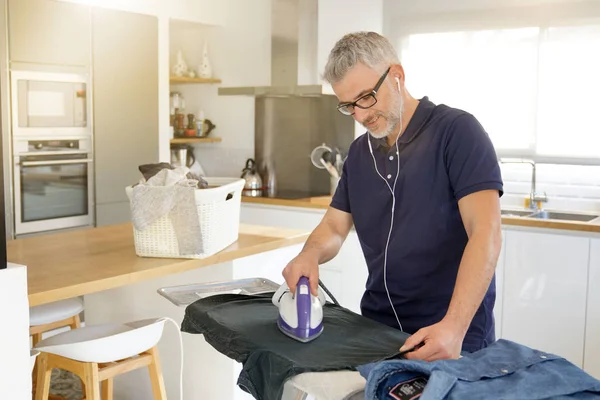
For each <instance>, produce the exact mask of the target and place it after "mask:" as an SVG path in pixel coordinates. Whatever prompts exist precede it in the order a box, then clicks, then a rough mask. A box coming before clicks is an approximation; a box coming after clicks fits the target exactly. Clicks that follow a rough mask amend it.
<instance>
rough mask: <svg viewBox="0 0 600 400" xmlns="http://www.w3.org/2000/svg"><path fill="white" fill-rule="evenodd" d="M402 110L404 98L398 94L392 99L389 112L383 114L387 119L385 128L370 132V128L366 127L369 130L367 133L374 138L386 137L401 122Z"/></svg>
mask: <svg viewBox="0 0 600 400" xmlns="http://www.w3.org/2000/svg"><path fill="white" fill-rule="evenodd" d="M403 110H404V100H403V99H402V96H401V95H399V96H398V97H397V98H396V100H395V101H394V104H392V106H391V107H390V112H389V113H388V114H387V116H386V115H383V114H381V115H383V116H384V117H386V121H387V126H386V127H385V129H384V130H383V131H380V132H378V133H377V132H372V131H370V130H368V129H367V132H369V134H370V135H371V136H372V137H374V138H375V139H383V138H385V137H388V136H389V135H390V134H391V133H392V132H394V130H395V129H396V128H397V127H398V125H401V124H402V111H403Z"/></svg>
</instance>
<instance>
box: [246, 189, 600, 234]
mask: <svg viewBox="0 0 600 400" xmlns="http://www.w3.org/2000/svg"><path fill="white" fill-rule="evenodd" d="M330 202H331V197H330V196H319V197H306V198H299V199H278V198H268V197H242V203H247V204H263V205H274V206H284V207H301V208H316V209H327V208H328V207H329V203H330ZM574 213H575V214H577V213H576V212H574ZM502 224H503V225H513V226H523V227H532V228H545V229H561V230H568V231H581V232H597V233H600V218H597V219H596V220H592V221H590V222H579V221H570V220H555V219H537V218H530V217H517V216H507V215H503V216H502Z"/></svg>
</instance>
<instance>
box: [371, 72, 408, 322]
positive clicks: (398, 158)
mask: <svg viewBox="0 0 600 400" xmlns="http://www.w3.org/2000/svg"><path fill="white" fill-rule="evenodd" d="M396 82H398V91H400V82H399V81H398V79H397V78H396ZM401 108H402V107H401ZM400 113H401V114H400V130H399V131H398V136H396V162H397V165H398V167H397V170H396V177H395V179H394V186H393V187H392V186H390V184H389V182H388V181H387V180H386V179H385V178H384V177H383V175H381V173H380V172H379V169H378V168H377V161H376V160H375V155H374V154H373V146H372V145H371V138H370V137H369V136H370V135H369V134H367V142H368V143H369V151H370V152H371V157H372V158H373V165H374V167H375V172H377V175H379V177H380V178H381V179H382V180H383V181H384V182H385V184H386V185H387V187H388V189H389V190H390V193H391V194H392V215H391V220H390V230H389V232H388V236H387V241H386V243H385V252H384V255H383V285H384V287H385V292H386V293H387V297H388V301H389V302H390V306H391V307H392V311H393V312H394V316H395V317H396V322H398V326H399V327H400V330H401V331H404V329H403V328H402V324H401V323H400V318H398V313H397V312H396V308H395V307H394V303H393V302H392V296H391V295H390V291H389V289H388V285H387V257H388V248H389V246H390V238H391V237H392V229H393V227H394V214H395V211H396V195H395V192H396V182H398V175H400V151H399V149H398V139H399V138H400V134H401V133H402V128H403V126H402V110H400Z"/></svg>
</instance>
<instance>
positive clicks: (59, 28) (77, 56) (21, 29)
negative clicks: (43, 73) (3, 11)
mask: <svg viewBox="0 0 600 400" xmlns="http://www.w3.org/2000/svg"><path fill="white" fill-rule="evenodd" d="M90 25H91V24H90V7H89V6H86V5H83V4H73V3H66V2H57V1H50V0H9V2H8V26H9V52H10V61H11V63H35V64H50V65H62V66H65V65H69V66H85V67H89V65H90V59H91V57H90V54H91V46H90V43H91V40H90Z"/></svg>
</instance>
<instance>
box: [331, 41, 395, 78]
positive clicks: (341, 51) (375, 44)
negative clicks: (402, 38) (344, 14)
mask: <svg viewBox="0 0 600 400" xmlns="http://www.w3.org/2000/svg"><path fill="white" fill-rule="evenodd" d="M358 63H361V64H364V65H366V66H367V67H370V68H372V69H374V70H376V71H378V70H381V71H380V72H383V71H385V69H386V68H387V67H389V66H390V65H391V64H399V63H400V61H399V59H398V55H397V53H396V50H395V49H394V46H392V44H391V43H390V41H389V40H388V39H386V38H385V37H383V36H381V35H380V34H378V33H375V32H354V33H348V34H346V35H344V37H342V38H341V39H340V40H338V42H337V43H336V44H335V46H334V47H333V49H332V50H331V53H329V58H328V60H327V64H326V65H325V73H324V74H323V79H324V80H325V81H327V82H329V83H331V84H334V83H337V82H339V81H341V80H342V79H343V78H344V76H345V75H346V73H347V72H348V71H349V70H350V69H351V68H352V67H354V66H355V65H356V64H358Z"/></svg>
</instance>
